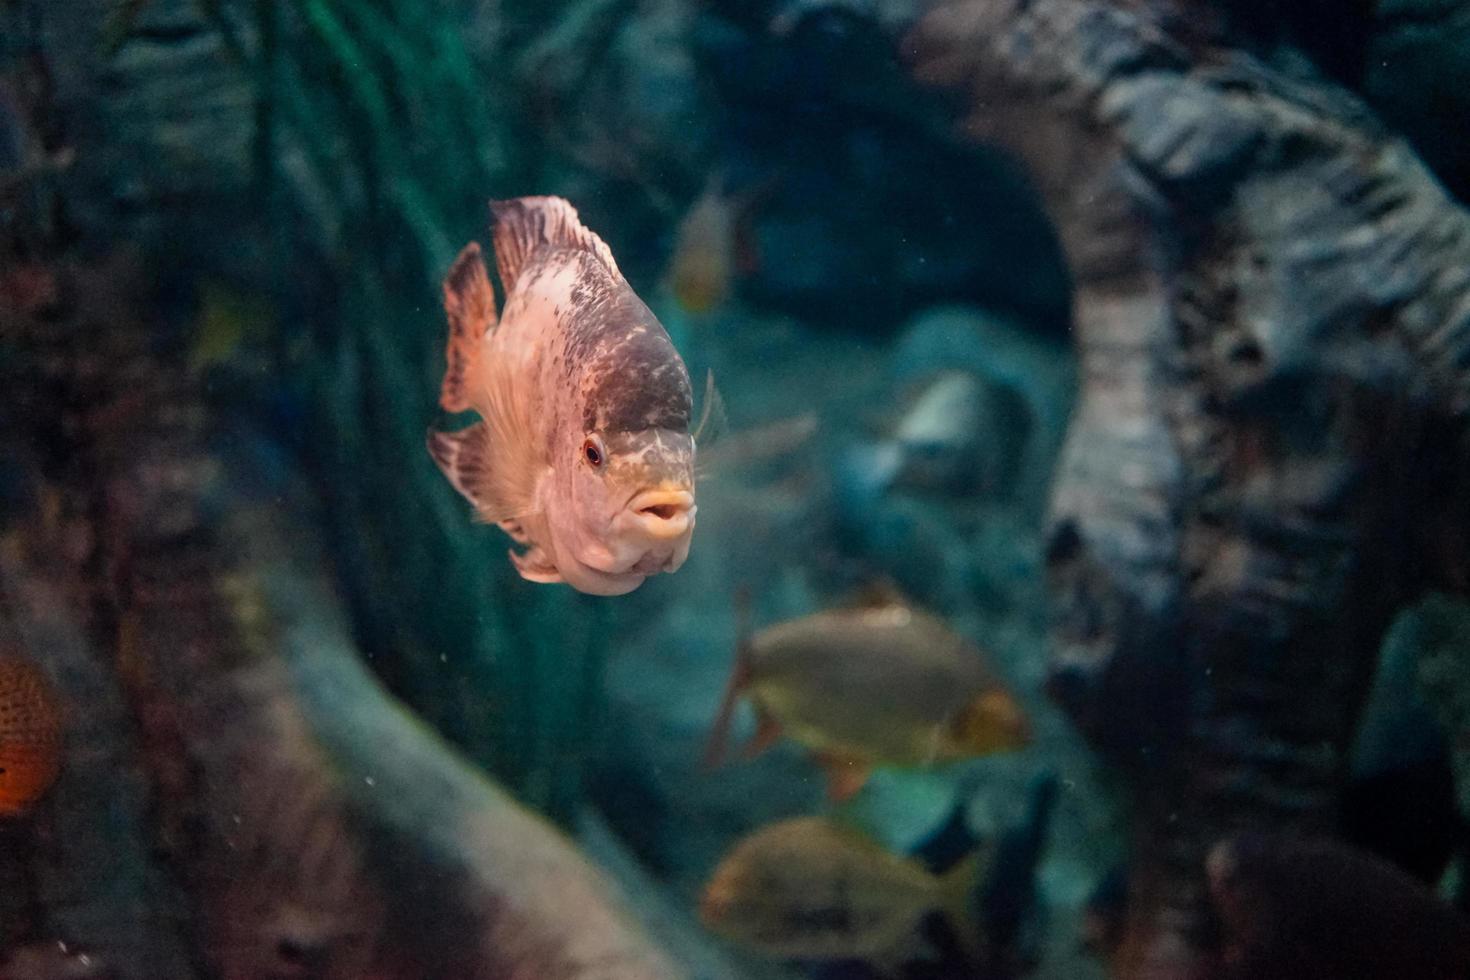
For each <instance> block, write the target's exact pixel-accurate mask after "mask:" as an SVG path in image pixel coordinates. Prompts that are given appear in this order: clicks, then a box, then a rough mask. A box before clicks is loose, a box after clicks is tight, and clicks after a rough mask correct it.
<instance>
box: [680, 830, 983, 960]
mask: <svg viewBox="0 0 1470 980" xmlns="http://www.w3.org/2000/svg"><path fill="white" fill-rule="evenodd" d="M980 864H981V861H980V858H979V856H978V855H976V856H972V857H970V858H968V859H966V860H964V861H961V862H960V863H959V865H957V866H956V867H955V868H954V869H953V870H951V871H949V872H947V873H945V874H944V875H942V876H940V875H935V874H933V873H931V872H929V871H927V870H925V869H924V868H923V867H922V866H920V865H919V864H917V863H916V862H914V861H912V860H910V859H908V858H904V857H899V856H898V855H895V854H891V853H889V852H888V851H885V850H884V849H883V848H881V847H879V846H878V844H877V843H875V842H874V841H872V840H871V839H869V838H867V837H865V836H864V835H862V834H860V833H858V832H857V831H855V830H850V829H848V828H845V827H843V826H841V825H839V824H837V823H834V822H833V821H831V820H828V819H826V818H823V817H798V818H796V819H793V820H783V821H781V822H780V823H775V824H772V825H770V826H768V827H764V828H762V829H761V830H758V831H756V832H755V833H753V834H751V835H750V836H749V837H746V838H744V839H743V840H741V841H740V842H739V843H738V844H736V845H735V847H734V849H733V850H731V852H730V853H729V854H728V855H726V856H725V859H724V860H723V861H721V862H720V865H719V867H718V868H716V869H715V872H714V874H713V875H712V876H711V877H710V880H709V882H708V884H706V885H705V888H704V893H703V895H702V896H701V898H700V904H699V917H700V920H701V921H702V922H703V923H704V924H705V926H706V927H707V928H708V929H709V930H710V931H711V932H714V933H715V934H716V935H720V936H723V937H725V938H726V939H730V940H733V941H735V942H738V943H741V944H742V945H745V946H748V947H750V948H752V949H755V950H759V951H760V952H763V953H766V954H767V955H770V956H778V957H782V958H788V959H797V958H800V959H865V960H869V961H872V962H876V963H884V962H892V961H894V960H899V959H902V958H903V957H904V955H905V954H906V953H910V952H914V951H916V947H917V946H918V933H917V931H916V930H917V927H918V925H919V923H920V921H921V920H922V919H923V918H924V916H925V915H927V914H928V913H929V912H932V911H939V912H941V913H943V914H944V915H945V916H946V918H947V919H948V920H949V922H950V925H951V927H952V928H953V929H954V932H955V935H956V937H957V938H958V939H960V941H961V942H962V943H964V944H966V945H967V946H972V947H973V945H974V944H975V939H976V935H977V929H978V926H977V925H976V924H975V915H974V913H973V912H972V910H971V908H970V896H971V894H972V893H973V888H974V884H975V881H976V879H977V877H978V872H979V869H980Z"/></svg>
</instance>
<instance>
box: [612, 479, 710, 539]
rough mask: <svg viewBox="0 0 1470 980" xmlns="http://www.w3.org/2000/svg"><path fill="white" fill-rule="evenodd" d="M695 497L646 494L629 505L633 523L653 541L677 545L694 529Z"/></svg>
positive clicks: (660, 492) (664, 492) (668, 492)
mask: <svg viewBox="0 0 1470 980" xmlns="http://www.w3.org/2000/svg"><path fill="white" fill-rule="evenodd" d="M694 512H695V507H694V494H692V493H690V492H689V491H688V490H663V489H659V490H645V491H643V492H642V493H639V494H636V495H635V496H634V497H633V499H632V500H630V501H628V506H627V509H626V511H625V514H626V516H627V517H628V518H629V519H630V523H631V524H632V525H633V527H635V528H636V529H637V530H638V531H639V532H640V533H641V534H643V535H644V536H646V537H647V538H649V539H651V540H653V541H673V540H675V539H676V538H679V537H682V536H683V535H684V534H685V533H686V532H688V530H689V529H690V528H691V527H693V526H694Z"/></svg>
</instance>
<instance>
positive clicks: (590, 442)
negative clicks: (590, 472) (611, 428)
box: [582, 436, 607, 469]
mask: <svg viewBox="0 0 1470 980" xmlns="http://www.w3.org/2000/svg"><path fill="white" fill-rule="evenodd" d="M582 458H583V459H585V460H587V462H588V463H589V464H590V465H591V466H592V468H593V469H601V467H602V464H603V461H604V460H605V459H606V458H607V453H606V452H605V451H604V450H603V448H602V440H601V439H599V438H597V437H596V436H588V437H587V439H586V441H584V442H583V443H582Z"/></svg>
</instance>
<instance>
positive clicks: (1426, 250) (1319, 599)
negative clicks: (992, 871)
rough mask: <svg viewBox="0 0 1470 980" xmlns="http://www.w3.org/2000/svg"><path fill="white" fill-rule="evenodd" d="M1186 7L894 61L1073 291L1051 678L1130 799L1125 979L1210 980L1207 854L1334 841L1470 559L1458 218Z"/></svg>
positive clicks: (925, 39)
mask: <svg viewBox="0 0 1470 980" xmlns="http://www.w3.org/2000/svg"><path fill="white" fill-rule="evenodd" d="M1181 6H1185V5H1181ZM1187 6H1188V8H1189V9H1188V10H1187V11H1185V13H1186V14H1188V15H1190V16H1182V15H1179V14H1178V12H1177V11H1176V10H1175V9H1174V8H1172V7H1171V6H1169V5H1167V4H1164V3H1148V2H1116V3H1104V2H1078V0H1066V2H1063V0H1031V2H1016V0H969V2H959V3H950V4H946V5H943V6H941V7H939V8H937V9H935V10H934V11H932V12H931V13H930V14H929V15H928V16H927V18H926V19H925V20H923V21H922V22H921V24H920V26H919V27H918V28H917V29H916V30H915V31H914V33H913V34H912V35H911V36H910V37H909V38H908V40H907V42H906V49H907V54H908V55H909V57H910V58H911V60H912V63H913V65H914V68H915V71H916V72H917V74H918V75H919V77H921V78H923V79H926V80H928V81H930V82H932V83H934V84H936V85H939V86H942V87H945V88H948V89H949V90H951V91H953V92H955V93H956V94H957V95H958V96H959V99H960V104H961V105H962V107H963V111H964V113H965V120H964V125H963V129H964V132H965V134H966V135H967V136H968V137H970V138H973V139H983V140H989V141H996V142H999V143H1000V144H1002V145H1004V146H1006V147H1009V148H1010V149H1011V150H1013V151H1014V152H1015V153H1016V154H1017V155H1018V156H1019V157H1020V158H1021V159H1022V160H1023V161H1024V162H1025V163H1026V165H1027V166H1028V168H1029V169H1030V171H1031V173H1032V174H1033V175H1034V179H1035V181H1036V183H1037V185H1038V186H1039V188H1040V189H1041V191H1042V193H1043V195H1044V197H1045V199H1046V201H1047V205H1048V208H1049V210H1050V212H1051V214H1052V216H1053V218H1054V220H1055V222H1056V224H1057V227H1058V229H1059V231H1060V234H1061V236H1062V239H1063V241H1064V245H1065V248H1066V251H1067V255H1068V259H1069V262H1070V264H1071V266H1072V270H1073V274H1074V276H1075V280H1076V297H1075V302H1076V306H1075V321H1076V337H1077V342H1078V346H1079V355H1080V360H1081V369H1080V374H1081V377H1082V382H1081V385H1082V387H1081V392H1080V403H1079V408H1078V410H1077V412H1076V414H1075V416H1074V419H1073V422H1072V428H1071V432H1070V434H1069V437H1068V442H1067V446H1066V449H1065V451H1064V455H1063V460H1062V463H1061V465H1060V468H1059V472H1058V475H1057V478H1056V483H1055V487H1054V493H1053V501H1052V511H1053V517H1052V527H1051V531H1050V536H1049V555H1048V557H1049V562H1048V568H1049V573H1050V576H1051V580H1052V596H1053V600H1054V603H1055V615H1056V619H1055V625H1054V630H1053V638H1054V641H1055V644H1054V646H1055V654H1054V657H1055V662H1054V665H1053V676H1052V685H1053V692H1054V694H1055V696H1056V697H1057V698H1058V699H1059V700H1060V701H1061V702H1062V703H1063V704H1064V705H1065V706H1066V708H1067V709H1068V710H1069V712H1070V713H1071V714H1072V716H1073V718H1074V719H1075V720H1076V721H1077V722H1078V724H1079V725H1080V726H1081V728H1082V729H1083V730H1084V731H1085V732H1086V733H1087V734H1088V735H1089V737H1090V738H1091V739H1092V740H1093V741H1094V743H1095V744H1097V745H1098V746H1100V747H1102V748H1103V749H1105V750H1106V751H1108V752H1109V753H1110V754H1111V755H1112V757H1113V758H1114V759H1115V760H1116V761H1117V762H1118V763H1119V764H1120V765H1122V766H1123V767H1125V768H1127V769H1129V770H1131V771H1132V772H1134V773H1135V774H1136V775H1137V776H1138V777H1139V778H1138V779H1137V787H1138V791H1139V792H1138V796H1139V807H1138V813H1137V818H1136V838H1137V839H1136V844H1137V847H1136V858H1135V860H1136V868H1135V875H1134V882H1135V885H1134V889H1133V893H1132V896H1131V908H1130V923H1129V929H1128V939H1127V942H1126V943H1125V948H1124V953H1123V955H1122V960H1123V963H1122V965H1121V969H1120V972H1121V973H1122V974H1123V975H1125V976H1166V977H1176V976H1197V975H1211V973H1212V971H1213V970H1214V969H1215V965H1214V964H1213V963H1212V961H1211V957H1210V950H1209V942H1208V939H1207V936H1206V917H1205V898H1204V893H1203V890H1202V887H1201V885H1202V858H1203V855H1204V851H1205V849H1206V847H1207V846H1208V843H1209V842H1210V841H1211V840H1212V839H1215V838H1217V837H1219V836H1221V835H1223V834H1225V833H1227V832H1229V831H1231V830H1233V829H1236V828H1239V827H1243V826H1261V825H1266V826H1278V827H1280V826H1285V827H1297V828H1323V827H1327V826H1329V825H1330V824H1331V822H1332V820H1333V818H1334V807H1335V803H1336V799H1337V793H1338V790H1339V787H1340V783H1341V779H1342V776H1343V772H1344V755H1345V751H1346V747H1347V745H1348V740H1349V737H1350V734H1351V732H1352V728H1353V725H1354V723H1355V718H1356V712H1357V710H1358V707H1359V704H1360V702H1361V698H1362V692H1363V690H1364V687H1365V684H1366V681H1367V678H1368V677H1369V676H1370V675H1371V672H1372V670H1373V668H1374V664H1375V659H1376V654H1377V651H1378V647H1379V643H1380V640H1381V638H1382V635H1383V633H1384V630H1385V628H1386V626H1387V625H1388V623H1389V621H1390V619H1391V618H1392V617H1393V616H1394V614H1395V613H1396V611H1398V610H1399V609H1400V608H1401V607H1402V606H1403V605H1404V604H1405V603H1406V602H1408V601H1410V600H1412V599H1413V598H1414V597H1415V596H1417V595H1419V594H1421V593H1422V592H1423V590H1425V589H1426V588H1429V587H1437V588H1442V589H1454V590H1460V591H1463V590H1464V588H1465V586H1466V583H1467V577H1466V573H1467V566H1466V557H1467V555H1470V548H1467V547H1466V544H1467V535H1466V528H1467V526H1470V525H1467V522H1466V513H1465V510H1464V503H1463V501H1464V500H1465V499H1466V495H1465V493H1464V491H1465V489H1466V485H1467V484H1466V480H1465V476H1466V460H1467V457H1470V454H1467V452H1466V442H1465V439H1466V435H1465V416H1466V410H1467V407H1470V221H1467V218H1466V214H1465V212H1464V211H1463V210H1462V209H1461V208H1460V207H1459V206H1458V205H1457V204H1456V203H1455V202H1453V201H1452V200H1450V199H1449V198H1448V197H1447V195H1446V194H1445V193H1444V192H1443V191H1442V189H1441V188H1440V186H1439V185H1438V184H1437V183H1436V182H1435V180H1434V179H1433V178H1432V177H1431V175H1430V174H1429V173H1428V171H1427V170H1426V169H1425V168H1424V167H1423V166H1422V165H1421V163H1420V162H1419V161H1418V160H1417V159H1416V158H1415V156H1414V155H1413V153H1412V152H1411V151H1410V150H1409V149H1408V148H1407V147H1406V146H1405V144H1404V143H1403V142H1402V141H1400V140H1398V139H1396V138H1395V137H1394V136H1393V135H1392V134H1391V133H1389V132H1387V131H1385V130H1384V129H1383V127H1382V126H1381V125H1380V124H1379V123H1378V122H1377V121H1376V120H1375V119H1374V117H1373V116H1372V115H1371V113H1370V112H1369V111H1367V109H1366V108H1365V107H1364V106H1363V105H1362V104H1361V103H1359V102H1358V101H1357V100H1356V99H1355V98H1353V97H1352V96H1351V95H1349V94H1348V93H1346V92H1344V91H1343V90H1341V89H1339V88H1337V87H1335V86H1333V85H1331V84H1329V83H1326V82H1324V81H1322V80H1321V79H1319V78H1317V77H1315V76H1312V75H1311V74H1310V73H1308V72H1305V71H1304V72H1301V73H1298V74H1288V73H1286V72H1283V71H1281V70H1277V69H1275V68H1272V67H1269V66H1267V65H1265V64H1263V63H1261V62H1260V61H1258V60H1256V59H1255V58H1253V57H1252V56H1251V55H1249V54H1246V53H1243V52H1242V51H1239V50H1236V49H1233V48H1232V47H1231V46H1230V45H1229V44H1228V40H1227V39H1226V38H1224V37H1223V36H1222V35H1220V34H1219V33H1218V32H1217V31H1212V30H1210V29H1203V28H1198V27H1189V26H1186V25H1187V24H1188V23H1199V22H1200V18H1201V16H1203V15H1204V14H1205V13H1206V11H1205V8H1204V6H1203V5H1200V4H1190V5H1187Z"/></svg>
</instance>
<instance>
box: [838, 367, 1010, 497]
mask: <svg viewBox="0 0 1470 980" xmlns="http://www.w3.org/2000/svg"><path fill="white" fill-rule="evenodd" d="M1011 403H1015V404H1011ZM1026 420H1027V416H1026V413H1025V408H1024V406H1023V405H1020V404H1019V402H1018V399H1016V398H1015V397H1014V396H1012V395H1010V393H1009V392H1008V391H1007V390H1005V389H1003V388H1002V387H1001V386H999V385H995V384H989V383H987V382H985V381H984V380H982V379H981V378H979V377H977V376H976V375H975V374H973V373H972V372H969V371H960V370H947V371H941V372H940V373H938V374H937V375H935V376H933V377H932V378H931V379H929V380H928V381H927V382H926V383H925V384H924V385H923V387H922V388H920V389H919V390H918V392H917V394H916V395H915V396H914V397H913V398H912V399H911V401H910V402H909V405H908V408H907V409H906V410H905V411H904V413H903V415H902V416H901V417H900V418H899V420H898V422H897V424H896V425H894V427H893V429H892V433H891V434H890V435H889V436H887V437H886V438H884V439H882V440H880V441H878V442H877V443H876V444H869V445H865V446H858V447H855V448H853V449H852V450H850V451H849V458H848V459H847V460H846V461H845V463H844V465H845V468H846V469H845V472H847V473H848V474H849V478H856V479H861V480H862V481H863V482H864V484H865V485H867V486H868V487H870V488H871V491H872V492H873V493H885V492H887V491H889V490H894V489H899V490H910V491H918V492H928V493H937V494H943V495H950V496H970V495H974V494H976V493H985V494H987V495H989V494H995V493H1000V492H1002V491H1004V490H1005V489H1006V488H1007V487H1008V486H1009V485H1010V484H1011V483H1013V482H1014V481H1015V478H1016V475H1017V468H1018V467H1019V465H1020V459H1021V455H1022V452H1023V450H1024V446H1025V441H1026V438H1027V435H1028V433H1027V431H1026V424H1025V423H1026Z"/></svg>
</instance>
